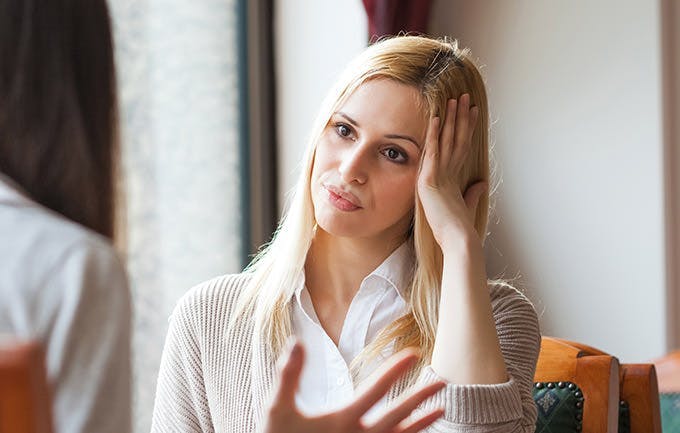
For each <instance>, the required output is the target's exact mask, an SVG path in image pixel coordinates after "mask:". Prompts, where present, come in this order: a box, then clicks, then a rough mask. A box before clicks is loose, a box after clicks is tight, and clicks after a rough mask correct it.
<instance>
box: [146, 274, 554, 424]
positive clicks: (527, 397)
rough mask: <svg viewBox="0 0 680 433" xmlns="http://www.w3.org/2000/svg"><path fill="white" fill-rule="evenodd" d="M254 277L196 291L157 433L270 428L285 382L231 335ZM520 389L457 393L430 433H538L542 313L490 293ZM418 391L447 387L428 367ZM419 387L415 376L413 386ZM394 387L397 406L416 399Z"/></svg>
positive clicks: (246, 330) (175, 337)
mask: <svg viewBox="0 0 680 433" xmlns="http://www.w3.org/2000/svg"><path fill="white" fill-rule="evenodd" d="M248 279H249V276H248V275H247V274H237V275H226V276H223V277H219V278H215V279H213V280H210V281H207V282H205V283H203V284H200V285H199V286H197V287H194V288H193V289H191V290H190V291H189V292H188V293H187V294H186V295H185V296H184V297H183V298H182V299H181V300H180V301H179V303H178V305H177V307H176V308H175V311H174V312H173V314H172V316H171V317H170V326H169V330H168V335H167V338H166V342H165V348H164V350H163V357H162V360H161V368H160V372H159V376H158V385H157V390H156V401H155V408H154V414H153V422H152V428H151V430H152V432H206V433H207V432H224V433H232V432H233V433H255V432H258V431H259V428H261V426H262V425H263V421H264V417H265V415H266V409H267V404H268V402H269V398H270V393H271V391H272V389H273V385H274V380H275V376H276V373H275V372H276V368H275V363H276V359H275V358H274V355H273V353H272V351H271V349H270V348H269V345H268V343H267V342H266V341H265V340H264V339H263V338H262V336H261V335H260V333H259V332H258V330H257V329H255V328H254V326H253V324H252V321H251V320H250V317H243V318H242V319H240V320H238V321H237V322H236V326H234V327H232V328H229V320H230V318H231V315H232V314H233V311H234V309H235V306H236V304H237V301H238V296H239V293H241V291H242V289H243V288H244V287H245V286H246V284H247V283H248ZM489 290H490V295H491V304H492V308H493V315H494V319H495V322H496V329H497V331H498V337H499V340H500V345H501V350H502V353H503V356H504V358H505V362H506V366H507V371H508V375H509V376H510V380H509V381H508V382H506V383H503V384H497V385H455V384H448V385H447V386H446V387H445V388H444V389H442V390H441V391H440V392H439V393H438V394H437V395H435V396H434V397H432V398H431V399H429V400H428V401H426V402H424V403H423V404H421V407H420V408H419V410H422V411H429V410H432V409H434V408H438V407H443V408H445V411H446V413H445V415H444V416H443V417H442V418H441V419H439V420H437V421H436V422H435V423H434V424H432V425H431V426H430V427H429V428H428V429H426V430H425V431H426V432H428V433H435V432H441V433H444V432H446V433H449V432H450V433H454V432H466V433H468V432H469V433H471V432H475V433H477V432H479V433H482V432H494V433H495V432H498V433H500V432H504V433H514V432H517V433H533V431H534V429H535V422H536V405H535V404H534V401H533V398H532V395H531V387H532V384H533V376H534V370H535V367H536V360H537V358H538V352H539V348H540V338H541V337H540V332H539V327H538V319H537V316H536V312H535V310H534V308H533V306H532V305H531V303H530V302H529V301H528V300H527V299H526V297H524V295H522V294H521V293H520V292H518V291H517V290H516V289H514V288H512V287H510V286H508V285H502V284H492V285H490V286H489ZM412 374H415V375H417V380H416V382H417V384H423V383H430V382H433V381H436V380H438V377H437V375H436V374H435V372H434V371H433V370H432V369H431V368H430V367H429V366H428V367H425V368H423V369H422V371H419V372H412ZM412 377H413V376H412ZM408 382H409V377H405V378H403V379H402V380H400V381H399V382H397V384H396V385H395V386H394V387H393V390H392V392H390V394H389V400H388V404H390V403H393V402H394V401H395V400H396V399H398V398H399V396H400V395H401V394H402V393H403V392H404V391H405V390H406V385H407V383H408Z"/></svg>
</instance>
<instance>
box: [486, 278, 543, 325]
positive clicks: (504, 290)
mask: <svg viewBox="0 0 680 433" xmlns="http://www.w3.org/2000/svg"><path fill="white" fill-rule="evenodd" d="M488 284H489V295H490V297H491V307H492V310H493V315H494V319H495V321H496V327H497V328H507V329H516V330H519V329H522V330H524V331H526V332H529V333H531V334H535V335H540V329H539V322H538V314H537V313H536V309H535V308H534V305H533V303H532V302H531V301H530V300H529V298H528V297H527V296H526V295H525V294H524V293H522V292H521V291H520V290H519V289H517V288H516V287H514V286H513V285H511V284H510V283H509V282H507V281H504V280H493V281H489V283H488ZM499 331H500V329H499Z"/></svg>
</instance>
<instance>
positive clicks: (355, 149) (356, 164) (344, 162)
mask: <svg viewBox="0 0 680 433" xmlns="http://www.w3.org/2000/svg"><path fill="white" fill-rule="evenodd" d="M367 159H368V154H367V149H366V146H364V145H362V143H360V142H356V143H355V145H354V146H352V147H351V148H349V149H346V150H345V152H343V155H342V159H341V161H340V167H339V168H338V171H339V172H340V177H341V179H342V181H343V182H345V183H348V184H350V183H352V182H356V183H358V184H360V185H363V184H364V183H366V180H367V178H368V174H367V173H368V161H367Z"/></svg>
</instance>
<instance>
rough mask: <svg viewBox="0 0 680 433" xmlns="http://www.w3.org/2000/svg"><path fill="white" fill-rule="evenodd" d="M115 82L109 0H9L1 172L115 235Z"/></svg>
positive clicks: (0, 17)
mask: <svg viewBox="0 0 680 433" xmlns="http://www.w3.org/2000/svg"><path fill="white" fill-rule="evenodd" d="M115 85H116V80H115V72H114V61H113V44H112V38H111V29H110V22H109V14H108V10H107V6H106V1H105V0H50V1H47V2H45V1H37V0H0V172H1V173H3V174H5V175H7V176H9V177H10V178H11V179H12V180H13V181H15V182H16V183H17V184H18V185H19V186H20V187H21V188H23V189H24V191H25V192H26V193H27V194H28V195H29V196H30V197H31V198H32V199H33V200H35V201H37V202H38V203H40V204H42V205H44V206H46V207H48V208H51V209H52V210H54V211H57V212H59V213H61V214H62V215H64V216H66V217H67V218H69V219H71V220H74V221H76V222H78V223H80V224H82V225H84V226H86V227H89V228H91V229H93V230H95V231H97V232H99V233H101V234H103V235H105V236H108V237H113V234H114V233H113V232H114V201H115V194H114V191H115V185H114V183H115V182H114V181H115V170H116V163H115V162H116V160H117V154H118V149H117V131H116V129H117V128H116V122H117V110H116V97H115Z"/></svg>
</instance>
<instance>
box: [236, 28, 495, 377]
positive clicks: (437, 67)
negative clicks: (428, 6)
mask: <svg viewBox="0 0 680 433" xmlns="http://www.w3.org/2000/svg"><path fill="white" fill-rule="evenodd" d="M375 79H390V80H394V81H396V82H399V83H402V84H406V85H409V86H413V87H414V88H416V89H418V91H419V92H420V94H421V96H422V108H423V109H424V110H425V111H426V114H427V117H428V118H429V117H431V116H440V117H441V118H442V122H441V123H440V124H443V123H444V116H445V114H446V103H447V101H448V100H449V99H450V98H458V97H460V96H461V95H462V94H464V93H468V94H469V95H470V102H471V104H472V105H475V106H477V107H479V117H478V121H477V126H476V128H475V131H474V133H473V136H472V147H471V150H470V152H469V155H468V157H467V160H466V162H465V163H464V165H463V167H462V169H461V172H460V175H459V179H458V182H459V185H461V187H462V188H464V189H463V191H464V190H465V189H466V188H467V187H468V186H469V185H471V184H472V183H474V182H477V181H480V180H483V181H486V182H488V181H489V134H488V130H489V111H488V104H487V98H486V91H485V87H484V82H483V80H482V77H481V75H480V73H479V71H478V70H477V68H476V67H475V65H474V63H473V62H472V60H471V59H470V56H469V52H468V50H467V49H463V50H461V49H459V48H458V45H457V42H456V41H449V40H437V39H430V38H427V37H422V36H400V37H394V38H390V39H383V40H381V41H378V42H377V43H375V44H373V45H371V46H370V47H368V48H367V49H366V50H365V51H364V52H363V53H362V54H360V55H359V56H358V57H357V58H356V59H355V60H354V61H352V62H351V63H350V64H349V65H348V67H347V68H346V70H345V71H344V72H343V74H342V75H341V76H340V78H339V80H338V81H337V82H336V84H335V86H334V87H333V88H332V89H331V90H330V92H329V93H328V95H327V96H326V98H325V100H324V102H323V104H322V106H321V109H320V111H319V114H318V116H317V118H316V121H315V123H314V126H313V129H312V131H311V135H310V140H309V145H308V147H307V150H306V154H305V157H304V160H303V161H304V162H303V168H302V171H301V173H300V176H299V178H298V181H297V184H296V186H295V188H294V192H293V196H292V197H291V202H290V206H289V209H288V211H287V213H286V214H285V215H284V217H283V218H282V219H281V221H280V223H279V227H278V229H277V231H276V233H275V235H274V238H273V240H272V241H271V242H270V243H269V244H268V245H266V246H265V247H264V248H263V249H262V250H261V251H260V253H259V254H258V255H257V256H256V257H255V259H254V260H253V261H252V262H251V263H250V265H249V266H248V267H247V268H246V270H245V271H244V272H247V273H250V274H252V278H251V280H250V282H249V284H248V286H247V287H246V289H245V290H244V292H243V294H242V295H241V298H240V300H239V304H238V307H237V311H236V314H235V316H234V317H232V323H234V322H233V320H236V319H237V318H239V317H242V316H243V315H246V314H247V315H249V316H251V319H252V320H253V321H254V326H255V327H256V329H257V330H258V332H261V333H262V336H263V337H264V338H265V341H268V342H269V344H270V345H271V349H272V350H273V351H274V353H275V354H278V353H279V352H280V351H281V349H282V348H283V346H284V345H285V343H286V340H287V339H288V337H289V335H290V334H291V315H290V304H291V301H292V298H293V295H294V293H295V288H296V287H297V285H298V284H299V282H300V281H301V277H302V275H303V272H304V265H305V260H306V256H307V252H308V250H309V247H310V245H311V242H312V239H313V237H314V230H315V225H316V221H315V218H314V209H313V206H312V198H311V190H310V183H311V175H312V166H313V163H314V155H315V150H316V144H317V141H318V139H319V137H320V136H321V134H322V132H323V130H324V128H325V127H326V125H327V124H328V121H329V120H330V117H331V116H332V114H333V113H334V112H335V111H337V110H338V108H339V107H340V106H341V105H342V104H343V103H344V101H345V100H346V99H347V98H348V97H349V96H350V95H351V94H352V92H354V91H355V90H356V89H357V88H358V87H359V86H360V85H362V84H363V83H365V82H367V81H369V80H375ZM487 191H488V188H487ZM488 211H489V195H488V192H485V193H484V194H483V196H482V197H481V199H480V202H479V206H478V209H477V215H476V218H475V228H476V230H477V232H478V233H479V235H480V237H481V238H482V239H483V238H484V235H485V232H486V225H487V220H488ZM412 230H413V235H412V239H411V240H412V242H413V247H414V248H413V251H414V253H415V265H414V269H413V279H412V283H411V285H410V288H408V290H407V292H406V293H407V294H408V296H407V302H408V304H409V313H408V314H406V315H405V316H403V317H402V318H400V319H398V320H396V321H395V322H393V323H392V324H391V325H390V326H388V327H387V328H385V329H383V331H382V332H381V333H380V334H379V335H378V337H377V338H376V340H375V341H374V342H373V343H371V344H370V345H369V346H367V347H366V348H365V349H364V351H363V352H362V354H361V355H360V356H359V357H358V358H357V360H368V359H370V358H372V357H373V356H375V355H377V354H379V353H380V352H381V351H382V349H384V348H385V347H386V346H387V345H389V344H391V342H394V343H395V349H396V350H399V349H401V348H403V347H407V346H416V347H419V348H420V349H421V352H422V359H421V363H422V364H427V363H429V361H430V357H431V354H432V350H433V347H434V339H435V333H436V325H437V320H438V310H439V293H440V287H441V275H442V267H443V258H442V252H441V249H440V248H439V245H438V244H437V242H436V241H435V239H434V237H433V235H432V231H431V229H430V227H429V225H428V223H427V220H426V218H425V214H424V212H423V209H422V208H421V205H420V200H419V199H418V198H417V196H416V203H415V212H414V221H413V226H412ZM355 361H356V360H355ZM362 362H363V361H362ZM354 365H355V363H353V366H354Z"/></svg>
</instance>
